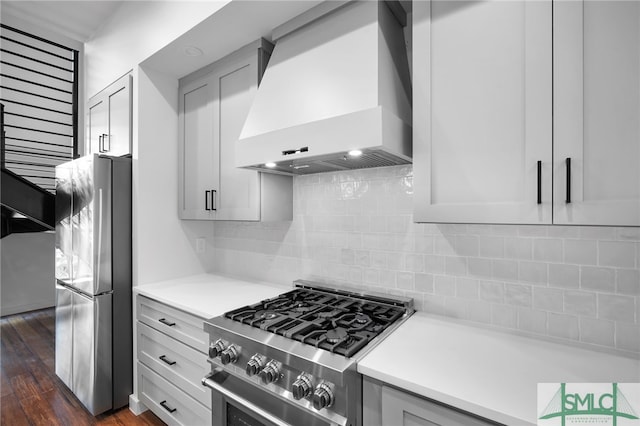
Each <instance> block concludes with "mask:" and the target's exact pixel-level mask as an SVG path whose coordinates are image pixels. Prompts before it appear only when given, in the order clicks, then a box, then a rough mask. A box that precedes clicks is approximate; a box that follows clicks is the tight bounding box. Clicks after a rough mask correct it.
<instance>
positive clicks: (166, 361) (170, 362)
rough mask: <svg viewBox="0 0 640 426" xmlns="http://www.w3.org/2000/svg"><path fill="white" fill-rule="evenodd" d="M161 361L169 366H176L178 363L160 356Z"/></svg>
mask: <svg viewBox="0 0 640 426" xmlns="http://www.w3.org/2000/svg"><path fill="white" fill-rule="evenodd" d="M160 360H161V361H163V362H164V363H165V364H169V365H174V364H175V363H176V362H175V361H171V360H169V359H167V356H166V355H160Z"/></svg>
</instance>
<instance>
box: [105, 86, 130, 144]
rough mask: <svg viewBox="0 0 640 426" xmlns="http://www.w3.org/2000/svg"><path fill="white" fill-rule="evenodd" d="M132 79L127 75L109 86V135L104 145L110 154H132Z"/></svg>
mask: <svg viewBox="0 0 640 426" xmlns="http://www.w3.org/2000/svg"><path fill="white" fill-rule="evenodd" d="M131 80H132V77H131V76H130V75H126V76H124V77H122V78H121V79H120V80H118V81H116V82H115V83H114V84H112V85H111V86H109V92H108V93H107V102H108V105H109V132H108V134H109V136H108V137H107V138H106V142H105V147H104V150H105V152H106V153H108V154H109V155H114V156H122V155H127V154H131V108H132V97H131Z"/></svg>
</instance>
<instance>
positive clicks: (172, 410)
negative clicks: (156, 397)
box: [160, 399, 177, 413]
mask: <svg viewBox="0 0 640 426" xmlns="http://www.w3.org/2000/svg"><path fill="white" fill-rule="evenodd" d="M160 405H161V406H162V408H164V409H165V410H167V411H168V412H170V413H173V412H175V411H176V410H177V408H170V407H169V406H168V405H167V400H166V399H165V400H164V401H162V402H161V403H160Z"/></svg>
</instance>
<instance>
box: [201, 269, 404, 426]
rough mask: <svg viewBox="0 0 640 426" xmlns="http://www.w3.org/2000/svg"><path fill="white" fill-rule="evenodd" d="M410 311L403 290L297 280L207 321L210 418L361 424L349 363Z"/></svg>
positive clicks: (232, 425)
mask: <svg viewBox="0 0 640 426" xmlns="http://www.w3.org/2000/svg"><path fill="white" fill-rule="evenodd" d="M412 313H413V300H412V299H409V298H404V297H396V296H389V295H386V294H384V295H382V294H372V293H371V294H358V293H352V292H347V291H343V290H339V289H335V288H329V287H326V285H322V284H318V283H314V282H310V281H303V280H298V281H295V282H294V289H293V290H291V291H289V292H287V293H284V294H282V295H280V296H278V297H275V298H272V299H268V300H263V301H262V302H259V303H256V304H253V305H249V306H245V307H242V308H239V309H236V310H233V311H230V312H227V313H225V314H224V315H221V316H219V317H215V318H212V319H210V320H208V321H206V322H205V325H204V328H205V330H206V331H207V332H208V333H209V336H210V342H211V344H210V347H209V362H210V363H211V373H210V374H209V375H208V376H207V377H205V378H204V379H203V380H202V383H203V384H204V385H205V386H207V387H209V388H211V389H212V401H213V406H212V411H213V424H214V425H216V426H222V425H225V426H236V425H243V426H248V425H251V426H253V425H269V426H273V425H278V426H282V425H296V426H297V425H304V426H316V425H341V426H361V425H362V376H361V375H360V374H359V373H358V372H357V371H356V364H357V362H358V360H359V359H361V358H362V357H363V356H364V355H365V354H366V353H367V352H368V351H369V350H371V349H372V348H373V347H374V346H375V345H376V344H377V343H378V342H380V341H381V340H382V339H384V338H385V336H387V335H388V334H389V333H391V332H392V331H393V330H394V329H395V328H396V327H398V326H399V325H400V324H401V323H402V322H403V321H404V320H406V319H407V318H408V317H409V316H410V315H411V314H412Z"/></svg>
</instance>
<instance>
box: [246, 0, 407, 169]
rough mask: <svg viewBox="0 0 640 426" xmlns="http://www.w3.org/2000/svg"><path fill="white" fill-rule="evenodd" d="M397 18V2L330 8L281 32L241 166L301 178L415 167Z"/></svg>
mask: <svg viewBox="0 0 640 426" xmlns="http://www.w3.org/2000/svg"><path fill="white" fill-rule="evenodd" d="M397 16H400V17H401V18H404V10H403V9H402V7H401V6H400V5H399V4H398V3H389V4H387V2H384V1H371V0H364V1H351V2H326V3H322V4H320V5H319V6H317V7H316V8H314V9H311V10H310V11H308V12H307V13H305V14H303V15H301V16H300V17H297V18H294V20H292V21H290V22H288V23H285V24H284V25H282V26H281V27H279V28H277V29H275V30H274V39H275V41H276V45H275V47H274V50H273V53H272V55H271V59H270V61H269V64H268V65H267V68H266V70H265V73H264V75H263V77H262V81H261V83H260V86H259V88H258V91H257V93H256V96H255V99H254V101H253V103H252V106H251V109H250V111H249V113H248V116H247V119H246V121H245V124H244V127H243V129H242V132H241V135H240V140H239V141H238V143H237V145H236V157H235V158H236V166H238V167H244V168H250V169H257V170H261V171H267V172H272V173H283V174H289V175H298V174H310V173H320V172H328V171H337V170H347V169H360V168H368V167H382V166H391V165H397V164H407V163H410V162H411V78H410V74H409V63H408V60H407V51H406V46H405V40H404V34H403V28H402V24H401V23H400V21H399V20H398V18H397ZM401 20H402V19H401ZM353 150H358V151H360V152H362V155H360V156H358V157H355V156H350V155H349V154H348V153H349V152H351V151H353Z"/></svg>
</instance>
